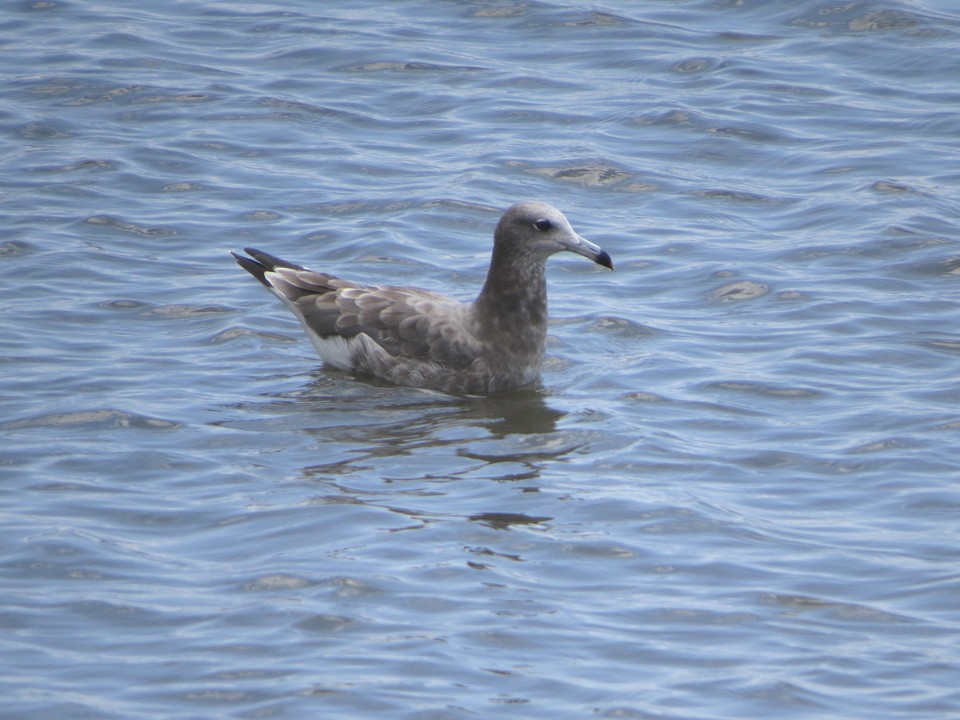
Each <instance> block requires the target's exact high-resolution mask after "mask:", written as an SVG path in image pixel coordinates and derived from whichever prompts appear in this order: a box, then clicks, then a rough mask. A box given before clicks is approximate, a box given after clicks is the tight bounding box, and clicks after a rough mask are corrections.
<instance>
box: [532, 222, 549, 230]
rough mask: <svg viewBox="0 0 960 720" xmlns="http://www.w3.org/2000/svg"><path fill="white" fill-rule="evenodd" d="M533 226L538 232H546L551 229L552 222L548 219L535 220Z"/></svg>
mask: <svg viewBox="0 0 960 720" xmlns="http://www.w3.org/2000/svg"><path fill="white" fill-rule="evenodd" d="M533 226H534V227H535V228H536V229H537V230H539V231H540V232H547V231H548V230H553V223H552V222H550V221H549V220H537V221H536V222H535V223H534V224H533Z"/></svg>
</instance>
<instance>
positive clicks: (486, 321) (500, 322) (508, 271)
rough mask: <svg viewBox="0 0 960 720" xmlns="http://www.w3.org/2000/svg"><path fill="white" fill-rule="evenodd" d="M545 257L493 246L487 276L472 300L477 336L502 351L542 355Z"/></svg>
mask: <svg viewBox="0 0 960 720" xmlns="http://www.w3.org/2000/svg"><path fill="white" fill-rule="evenodd" d="M545 264H546V263H545V261H544V260H539V259H533V258H530V257H518V256H517V255H516V254H515V253H511V252H505V251H503V250H502V249H501V248H497V247H496V246H494V250H493V256H492V257H491V259H490V270H489V271H488V272H487V280H486V282H485V283H484V285H483V289H482V290H481V291H480V295H479V296H478V297H477V299H476V301H475V302H474V310H475V313H476V315H475V317H476V321H477V323H478V326H479V329H480V335H481V337H482V338H483V339H484V340H486V341H488V342H491V343H496V344H498V345H500V346H501V347H498V348H496V349H497V350H498V351H501V352H503V353H505V354H510V355H514V354H519V355H542V354H543V348H544V343H545V340H546V335H547V278H546V267H545Z"/></svg>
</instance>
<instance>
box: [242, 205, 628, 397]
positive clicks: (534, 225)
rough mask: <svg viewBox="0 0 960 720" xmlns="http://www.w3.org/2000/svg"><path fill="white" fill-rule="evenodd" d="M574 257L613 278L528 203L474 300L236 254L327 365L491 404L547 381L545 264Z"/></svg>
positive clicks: (501, 228)
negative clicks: (502, 394)
mask: <svg viewBox="0 0 960 720" xmlns="http://www.w3.org/2000/svg"><path fill="white" fill-rule="evenodd" d="M562 251H569V252H573V253H576V254H578V255H583V256H584V257H586V258H588V259H590V260H592V261H593V262H595V263H597V264H598V265H602V266H604V267H606V268H609V269H611V270H612V269H613V262H612V261H611V260H610V255H608V254H607V252H606V251H605V250H601V249H600V248H599V247H598V246H597V245H594V244H593V243H592V242H589V241H588V240H585V239H584V238H582V237H580V236H579V235H578V234H577V233H576V232H575V231H574V230H573V228H572V227H571V226H570V223H569V222H568V221H567V219H566V218H565V217H564V216H563V213H561V212H560V211H559V210H557V209H556V208H555V207H553V206H552V205H548V204H547V203H544V202H538V201H533V200H527V201H524V202H520V203H517V204H516V205H513V206H511V207H510V208H508V209H507V210H506V212H504V213H503V215H502V217H501V218H500V221H499V222H498V223H497V227H496V230H495V231H494V234H493V253H492V256H491V258H490V269H489V270H488V271H487V279H486V281H485V282H484V284H483V288H482V289H481V290H480V294H479V295H478V296H477V298H476V300H473V301H472V302H460V301H458V300H455V299H453V298H450V297H447V296H445V295H441V294H439V293H436V292H433V291H431V290H424V289H421V288H416V287H398V286H396V285H361V284H359V283H355V282H351V281H349V280H343V279H341V278H338V277H335V276H333V275H330V274H328V273H324V272H317V271H315V270H308V269H307V268H305V267H303V266H301V265H297V264H295V263H292V262H288V261H286V260H281V259H280V258H278V257H275V256H273V255H271V254H269V253H266V252H263V251H261V250H256V249H254V248H245V249H244V252H246V253H247V255H248V256H249V257H246V256H244V255H239V254H237V253H232V254H233V256H234V257H235V258H236V260H237V263H239V265H240V267H242V268H243V269H244V270H246V271H247V272H249V273H250V274H251V275H253V277H255V278H256V279H257V280H259V281H260V282H261V283H262V284H263V285H264V286H265V287H266V288H267V289H268V290H270V291H271V292H272V293H273V294H274V295H276V296H277V297H278V298H280V300H282V301H283V303H284V304H285V305H286V306H287V307H288V308H289V309H290V310H291V311H292V312H293V314H294V315H296V317H297V319H299V320H300V322H301V324H302V325H303V328H304V330H306V334H307V337H309V338H310V342H311V343H312V344H313V347H314V348H315V349H316V351H317V354H318V355H320V357H321V359H322V360H323V361H324V363H326V364H328V365H331V366H333V367H335V368H339V369H341V370H345V371H348V372H351V373H355V374H357V375H365V376H371V377H374V378H378V379H380V380H385V381H387V382H390V383H393V384H396V385H403V386H407V387H415V388H427V389H431V390H439V391H441V392H446V393H452V394H467V395H483V394H488V393H494V392H499V391H502V390H512V389H515V388H519V387H523V386H524V385H529V384H530V383H532V382H534V381H536V380H537V379H538V378H539V377H540V370H541V368H542V366H543V356H544V346H545V342H546V336H547V279H546V262H547V258H549V257H550V256H551V255H554V254H555V253H558V252H562Z"/></svg>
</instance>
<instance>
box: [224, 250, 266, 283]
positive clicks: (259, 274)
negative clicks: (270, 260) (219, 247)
mask: <svg viewBox="0 0 960 720" xmlns="http://www.w3.org/2000/svg"><path fill="white" fill-rule="evenodd" d="M251 250H253V248H244V252H246V253H249V254H250V255H254V254H255V253H256V251H255V250H254V251H253V252H251ZM230 254H231V255H233V259H234V260H236V261H237V265H239V266H240V267H242V268H243V269H244V270H246V271H247V272H248V273H250V274H251V275H253V276H254V277H255V278H256V279H257V280H259V281H260V282H261V283H262V284H263V285H264V286H265V287H270V283H268V282H267V278H266V274H267V270H268V268H267V267H266V266H265V265H261V264H260V263H258V262H257V261H256V260H253V259H252V258H248V257H245V256H243V255H240V254H238V253H235V252H232V251H231V253H230Z"/></svg>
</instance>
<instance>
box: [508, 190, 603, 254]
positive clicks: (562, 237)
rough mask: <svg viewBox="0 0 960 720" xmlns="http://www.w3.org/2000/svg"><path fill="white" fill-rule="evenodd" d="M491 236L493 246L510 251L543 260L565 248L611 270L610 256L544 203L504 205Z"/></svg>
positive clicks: (531, 202) (534, 201)
mask: <svg viewBox="0 0 960 720" xmlns="http://www.w3.org/2000/svg"><path fill="white" fill-rule="evenodd" d="M493 239H494V246H495V247H497V248H499V249H501V250H504V251H507V252H510V253H513V254H517V255H529V256H533V257H536V258H539V259H541V260H546V259H547V258H548V257H550V256H551V255H553V254H554V253H558V252H563V251H564V250H568V251H570V252H573V253H577V255H583V256H584V257H585V258H589V259H590V260H593V261H594V262H595V263H597V264H598V265H603V266H604V267H606V268H610V269H611V270H613V261H612V260H611V259H610V255H608V254H607V252H606V251H605V250H601V249H600V248H599V247H598V246H597V245H594V244H593V243H592V242H590V241H589V240H585V239H584V238H582V237H580V236H579V235H577V233H576V232H575V231H574V229H573V228H572V227H571V226H570V222H569V221H568V220H567V219H566V218H565V217H564V216H563V213H562V212H560V211H559V210H557V209H556V208H555V207H553V205H548V204H547V203H545V202H539V201H536V200H525V201H523V202H519V203H517V204H516V205H512V206H510V207H509V208H507V211H506V212H505V213H503V217H501V218H500V222H499V223H497V229H496V232H495V233H494V236H493Z"/></svg>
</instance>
